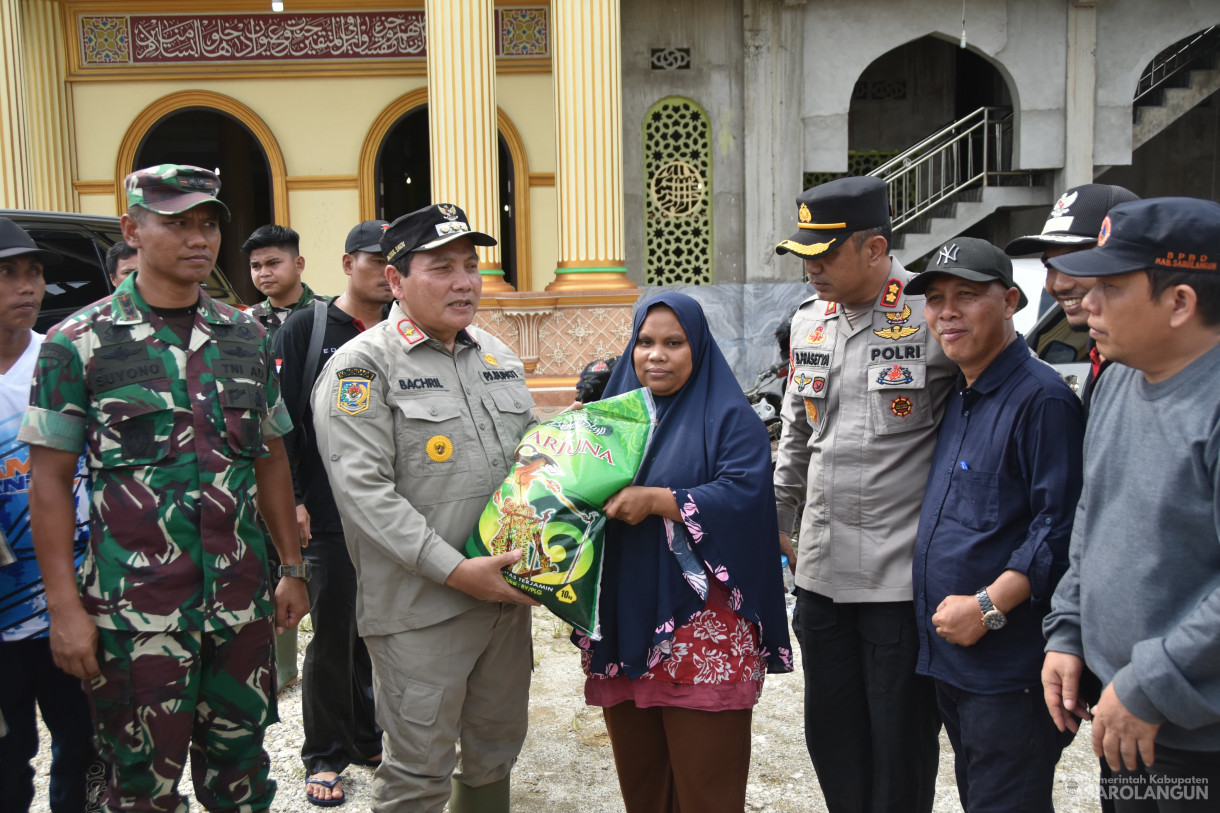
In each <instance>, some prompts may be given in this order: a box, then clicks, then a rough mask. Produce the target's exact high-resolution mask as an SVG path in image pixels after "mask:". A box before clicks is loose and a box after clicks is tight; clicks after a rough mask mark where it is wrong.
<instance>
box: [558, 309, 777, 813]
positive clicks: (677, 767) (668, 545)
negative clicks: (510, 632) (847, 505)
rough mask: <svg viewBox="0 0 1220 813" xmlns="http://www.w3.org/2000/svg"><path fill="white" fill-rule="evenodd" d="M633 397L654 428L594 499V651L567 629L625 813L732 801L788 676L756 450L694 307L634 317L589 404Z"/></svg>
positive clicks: (712, 807) (765, 457)
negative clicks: (773, 698) (598, 511)
mask: <svg viewBox="0 0 1220 813" xmlns="http://www.w3.org/2000/svg"><path fill="white" fill-rule="evenodd" d="M641 386H645V387H648V388H649V389H650V390H651V391H652V394H653V397H654V400H655V401H656V405H657V425H656V429H655V431H654V433H653V439H652V442H651V444H650V445H649V447H648V450H647V452H646V454H645V458H644V462H643V464H642V465H641V467H640V471H639V474H638V475H637V477H636V479H635V484H633V485H631V486H628V487H627V488H625V489H623V490H622V491H620V492H618V493H617V494H615V495H614V496H613V497H611V498H610V499H609V501H607V503H606V508H605V511H606V515H607V517H609V518H610V520H611V521H609V522H607V523H606V546H605V554H604V557H605V558H604V564H603V568H602V587H601V599H600V614H601V632H602V639H601V640H600V641H592V640H590V639H589V638H588V637H587V636H585V635H583V634H581V633H574V634H573V641H574V642H575V643H576V645H577V646H579V647H580V648H581V649H582V650H583V653H582V661H583V665H584V668H585V671H586V673H587V674H588V679H587V680H586V682H585V700H586V702H587V703H589V705H593V706H602V707H603V709H604V714H605V718H606V728H607V729H608V730H609V732H610V741H611V744H612V745H613V748H614V761H615V765H616V766H617V768H618V774H619V785H620V786H621V788H622V792H623V799H624V802H625V803H626V808H627V813H637V812H638V811H664V810H675V811H676V810H678V809H679V808H681V809H682V810H687V811H701V813H709V812H714V811H720V810H724V811H734V813H740V811H741V810H742V808H743V807H744V806H745V799H746V778H747V776H748V774H749V769H750V718H751V714H752V712H753V707H754V704H755V703H756V702H757V701H758V697H759V695H760V694H761V692H762V685H763V677H764V675H765V674H766V673H767V672H790V671H792V651H791V644H790V643H789V640H788V623H787V621H788V619H787V614H786V613H785V607H784V587H783V577H782V574H781V571H780V550H779V532H778V528H777V525H776V516H775V495H774V491H773V489H772V485H771V444H770V441H769V440H768V438H767V430H766V429H765V428H764V426H763V423H762V421H761V420H759V418H758V416H757V415H756V414H755V413H754V410H753V409H751V407H750V404H749V402H748V401H746V398H745V396H744V395H743V394H742V392H741V387H740V386H739V385H738V384H737V379H736V378H734V376H733V372H732V370H730V369H729V365H728V363H727V362H726V361H725V359H724V356H723V355H721V353H720V348H718V347H717V346H716V342H715V341H714V340H713V339H712V335H711V330H710V329H709V328H708V324H707V319H706V318H705V317H704V315H703V310H702V309H701V308H700V307H699V304H698V303H697V302H695V300H693V299H691V298H690V297H688V296H685V295H684V294H678V293H663V294H660V295H659V296H656V297H654V298H652V299H651V300H649V301H648V302H646V303H644V304H643V305H642V306H641V307H640V309H639V311H638V312H637V313H636V317H635V323H634V326H633V330H632V335H631V342H630V344H629V345H628V346H627V350H626V351H625V352H624V353H623V356H622V358H621V359H620V361H619V364H618V366H617V367H615V369H614V374H613V375H612V376H611V377H610V381H609V383H608V384H607V385H606V392H605V397H609V396H611V395H619V394H622V393H625V392H629V391H631V390H634V389H638V388H639V387H641Z"/></svg>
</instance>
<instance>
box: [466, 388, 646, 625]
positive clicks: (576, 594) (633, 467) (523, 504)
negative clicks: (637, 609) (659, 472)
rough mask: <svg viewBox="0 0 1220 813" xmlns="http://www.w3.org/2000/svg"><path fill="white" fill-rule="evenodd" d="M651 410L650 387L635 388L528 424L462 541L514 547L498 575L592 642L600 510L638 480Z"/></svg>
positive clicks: (479, 548)
mask: <svg viewBox="0 0 1220 813" xmlns="http://www.w3.org/2000/svg"><path fill="white" fill-rule="evenodd" d="M655 415H656V409H655V406H654V404H653V400H652V393H650V392H649V391H648V390H647V389H638V390H635V391H634V392H629V393H626V394H624V395H619V396H616V397H614V398H607V399H606V400H604V401H595V402H593V403H591V404H586V405H585V407H584V408H583V409H578V410H570V411H568V412H564V413H562V414H560V415H557V416H555V417H554V418H552V419H551V420H549V421H546V422H545V423H541V424H539V425H538V426H536V427H534V428H533V429H531V430H530V431H529V432H528V433H527V434H526V436H525V437H524V438H522V439H521V442H520V443H519V444H517V453H516V465H515V466H513V470H512V472H511V473H510V474H509V475H508V477H507V478H505V480H504V482H503V483H502V484H501V485H500V488H499V489H497V490H496V492H495V493H494V494H492V496H491V501H490V502H488V503H487V507H486V508H484V509H483V513H482V514H481V515H480V516H479V524H478V525H477V526H476V527H475V530H474V532H473V533H472V534H471V535H470V538H469V539H468V540H467V541H466V556H467V557H475V556H496V555H499V554H502V553H507V552H508V551H512V550H518V549H519V550H521V551H522V556H521V560H520V561H519V562H517V563H516V564H514V565H513V566H511V567H509V568H505V570H504V571H503V572H504V580H505V581H507V582H508V583H509V584H511V585H513V586H514V587H516V588H518V589H519V590H522V591H523V592H525V593H528V594H529V595H531V596H533V597H534V598H536V599H538V601H540V602H541V603H542V605H543V606H544V607H546V608H547V609H549V610H550V611H551V612H553V613H554V614H555V615H557V616H559V617H560V618H561V619H563V620H564V621H567V622H568V623H569V624H571V625H572V626H574V627H577V628H579V629H581V630H583V631H584V632H585V633H586V634H588V635H589V636H590V637H591V638H593V639H594V640H599V639H600V637H601V632H600V630H599V625H598V618H597V597H598V592H599V583H600V581H601V572H602V544H603V537H604V533H603V532H604V529H605V524H606V517H605V514H603V513H602V507H603V506H605V504H606V500H608V499H609V498H610V497H611V496H613V495H614V494H615V493H617V492H618V491H620V490H622V489H623V488H624V487H626V486H629V485H631V482H632V481H633V480H634V479H635V475H636V471H637V470H638V469H639V467H640V463H641V461H643V459H644V450H645V449H647V448H648V441H649V440H650V439H651V438H652V429H653V425H654V423H655Z"/></svg>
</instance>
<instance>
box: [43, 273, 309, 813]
mask: <svg viewBox="0 0 1220 813" xmlns="http://www.w3.org/2000/svg"><path fill="white" fill-rule="evenodd" d="M290 426H291V425H290V422H289V420H288V418H287V410H286V409H285V407H284V404H283V401H282V400H281V398H280V396H279V388H278V385H277V383H276V380H275V377H274V374H273V372H272V369H271V365H270V363H269V350H268V343H267V340H266V337H265V333H264V331H263V330H262V328H261V327H259V326H258V324H257V323H255V322H254V321H253V320H251V319H250V318H249V317H247V316H245V315H244V314H242V313H241V312H239V311H235V310H234V309H232V308H229V307H228V306H226V305H223V304H221V303H217V302H214V301H213V300H212V299H211V298H210V297H208V296H207V295H206V294H203V293H201V294H200V297H199V302H198V309H197V312H196V313H195V316H194V323H193V326H192V333H191V335H190V342H189V347H185V346H184V345H183V342H182V340H181V339H180V338H179V337H178V335H177V334H176V333H175V332H174V330H173V328H172V327H171V326H170V325H169V324H168V323H166V322H165V321H164V320H163V319H161V317H159V316H157V315H155V314H153V313H152V312H151V310H150V308H149V307H148V305H147V304H146V303H145V302H144V300H143V299H142V297H141V296H140V294H139V293H138V292H137V290H136V287H135V276H134V275H133V276H131V277H129V278H127V279H126V280H124V281H123V283H122V284H120V285H119V287H118V289H117V290H116V291H115V294H114V295H113V296H112V297H110V298H108V299H104V300H102V301H101V302H99V303H97V304H96V305H94V306H92V307H91V308H89V309H87V310H84V311H82V312H80V313H78V314H76V315H75V316H73V317H71V318H69V319H68V320H67V321H66V322H64V323H63V324H62V325H60V326H59V327H58V328H56V329H53V330H52V331H51V332H50V333H49V334H48V336H47V338H46V341H45V342H44V343H43V347H42V351H41V353H40V356H39V360H38V367H37V371H36V374H35V381H34V388H33V392H32V394H31V407H30V409H29V411H28V412H27V414H26V417H25V422H24V425H23V426H22V429H21V433H20V438H21V439H22V440H24V441H26V442H28V443H30V444H35V445H41V446H47V447H51V448H54V449H59V450H63V451H72V452H81V451H84V452H85V453H86V459H87V463H88V467H89V469H90V473H91V475H92V478H93V483H92V502H93V510H92V527H91V531H92V535H91V539H90V546H89V554H88V557H87V559H86V562H85V567H84V570H83V573H82V576H81V582H82V583H81V594H82V602H83V604H84V607H85V609H86V610H87V611H88V612H89V613H90V615H92V617H93V619H94V621H95V623H96V624H97V626H98V628H99V633H100V637H101V642H100V646H99V650H100V651H99V657H98V660H99V663H100V665H101V670H102V673H101V675H100V676H99V677H97V678H95V679H93V680H92V681H91V682H90V686H89V687H88V688H89V689H90V696H91V700H92V702H93V704H94V710H95V715H96V722H97V728H98V737H99V741H100V745H101V749H102V752H103V753H104V754H105V755H106V758H107V760H108V761H109V762H110V763H111V764H112V765H113V766H114V776H113V779H112V783H111V787H110V795H109V803H110V804H111V806H114V805H116V803H118V802H119V800H122V805H123V806H124V807H128V806H138V807H139V809H154V810H185V809H186V808H185V804H184V803H183V802H182V800H181V799H180V798H179V797H178V796H177V790H176V786H177V781H178V778H179V776H180V774H181V770H182V765H183V759H184V757H185V751H186V748H187V743H188V742H190V741H191V740H192V738H193V740H194V741H193V743H192V744H191V746H190V747H191V751H192V766H193V769H194V772H195V780H196V781H195V785H196V790H197V794H198V796H199V798H200V801H202V802H203V803H204V804H205V805H206V806H207V807H208V808H230V807H232V808H235V809H236V808H238V807H239V806H240V808H241V809H243V810H260V809H265V808H267V807H268V806H269V805H270V803H271V799H272V797H273V795H274V792H275V783H274V782H272V781H270V780H269V779H268V777H267V770H268V760H267V756H266V754H265V753H264V751H263V749H262V735H263V730H264V729H265V727H266V725H268V724H270V723H272V722H275V721H276V719H277V718H276V715H275V706H274V687H273V671H272V666H271V639H272V625H273V621H272V616H273V614H274V604H273V601H272V598H271V595H270V591H269V583H268V577H267V568H266V557H267V554H266V549H265V544H264V539H263V534H262V532H261V530H260V529H259V526H258V518H257V514H256V511H255V506H254V495H255V492H256V483H255V472H254V462H255V460H256V459H257V458H259V457H261V456H263V455H265V454H266V447H265V445H264V443H263V440H264V438H276V437H279V436H282V435H283V434H284V433H285V432H286V431H288V429H289V428H290Z"/></svg>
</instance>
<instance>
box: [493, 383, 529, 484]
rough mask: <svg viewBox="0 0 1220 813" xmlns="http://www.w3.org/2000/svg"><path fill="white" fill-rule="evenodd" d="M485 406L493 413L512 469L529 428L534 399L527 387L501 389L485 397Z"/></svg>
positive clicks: (506, 457)
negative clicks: (522, 438)
mask: <svg viewBox="0 0 1220 813" xmlns="http://www.w3.org/2000/svg"><path fill="white" fill-rule="evenodd" d="M483 405H484V406H485V407H486V408H487V411H488V412H490V413H491V416H492V421H493V422H494V424H495V427H496V437H497V439H498V440H499V441H500V448H501V450H503V452H504V460H505V463H506V466H508V467H511V466H512V464H513V454H514V452H515V451H516V449H517V444H518V443H520V442H521V436H522V435H523V434H525V427H527V426H529V422H530V408H531V407H533V405H534V398H533V396H531V395H530V394H529V390H528V389H526V388H525V387H499V388H497V389H494V390H491V391H490V392H489V393H488V394H487V395H485V396H484V401H483Z"/></svg>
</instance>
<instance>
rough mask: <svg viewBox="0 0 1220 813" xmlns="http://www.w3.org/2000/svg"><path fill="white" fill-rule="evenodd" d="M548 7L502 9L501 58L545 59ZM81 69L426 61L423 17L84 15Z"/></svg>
mask: <svg viewBox="0 0 1220 813" xmlns="http://www.w3.org/2000/svg"><path fill="white" fill-rule="evenodd" d="M548 22H549V20H548V15H547V9H546V8H545V7H528V8H525V7H523V8H513V9H497V11H496V26H497V29H498V32H497V33H498V36H497V38H496V41H497V48H496V50H497V52H499V53H497V56H546V55H547V54H548V48H547V41H548ZM78 30H79V34H80V40H81V56H82V65H83V66H84V67H90V66H111V65H153V64H172V63H201V62H202V63H210V62H262V61H273V62H278V61H283V60H332V59H335V60H362V59H422V58H424V57H426V56H427V32H426V26H425V22H424V12H423V11H422V10H418V11H396V12H316V13H310V14H283V13H279V14H276V13H271V14H206V15H186V14H161V15H125V16H113V15H112V16H90V15H81V16H80V17H79V28H78Z"/></svg>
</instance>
